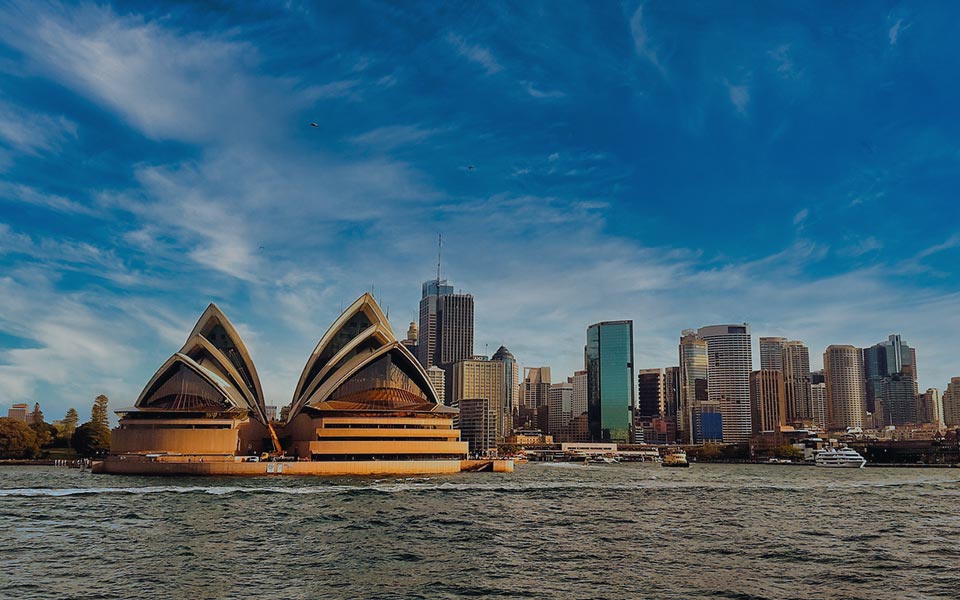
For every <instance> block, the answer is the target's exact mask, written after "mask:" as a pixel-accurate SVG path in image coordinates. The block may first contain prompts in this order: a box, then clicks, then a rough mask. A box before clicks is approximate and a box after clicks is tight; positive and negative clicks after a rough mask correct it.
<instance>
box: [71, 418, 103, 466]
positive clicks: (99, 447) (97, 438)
mask: <svg viewBox="0 0 960 600" xmlns="http://www.w3.org/2000/svg"><path fill="white" fill-rule="evenodd" d="M70 445H71V446H73V449H74V450H76V451H77V454H79V455H80V456H86V457H90V456H102V455H104V454H108V453H109V452H110V430H109V429H107V428H106V427H104V426H101V425H100V424H99V423H94V422H93V421H90V422H88V423H84V424H83V425H81V426H80V427H77V430H76V431H74V432H73V439H71V440H70Z"/></svg>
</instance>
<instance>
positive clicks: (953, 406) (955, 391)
mask: <svg viewBox="0 0 960 600" xmlns="http://www.w3.org/2000/svg"><path fill="white" fill-rule="evenodd" d="M940 401H941V403H942V404H943V424H944V425H946V426H947V427H956V426H958V425H960V377H952V378H951V379H950V383H948V384H947V389H946V390H944V392H943V397H942V398H941V399H940Z"/></svg>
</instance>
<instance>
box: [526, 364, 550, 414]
mask: <svg viewBox="0 0 960 600" xmlns="http://www.w3.org/2000/svg"><path fill="white" fill-rule="evenodd" d="M520 389H521V391H522V392H523V396H522V398H521V401H522V402H523V406H524V408H540V407H541V406H546V404H547V401H548V400H549V399H550V367H526V368H525V369H524V370H523V383H522V384H521V386H520Z"/></svg>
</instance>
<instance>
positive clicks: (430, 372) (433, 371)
mask: <svg viewBox="0 0 960 600" xmlns="http://www.w3.org/2000/svg"><path fill="white" fill-rule="evenodd" d="M427 379H429V380H430V385H432V386H433V389H434V391H435V392H437V398H439V399H440V402H441V403H443V404H449V403H448V401H447V395H446V393H445V392H444V390H446V389H447V374H446V373H444V371H443V369H441V368H440V367H438V366H436V365H433V366H431V367H428V368H427Z"/></svg>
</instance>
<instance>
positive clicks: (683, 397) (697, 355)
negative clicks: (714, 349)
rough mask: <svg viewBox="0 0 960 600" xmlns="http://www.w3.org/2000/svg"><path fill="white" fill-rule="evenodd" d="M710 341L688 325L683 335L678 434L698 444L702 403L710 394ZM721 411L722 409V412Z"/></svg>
mask: <svg viewBox="0 0 960 600" xmlns="http://www.w3.org/2000/svg"><path fill="white" fill-rule="evenodd" d="M708 364H709V360H708V358H707V342H706V340H704V339H701V338H700V337H699V336H698V335H697V332H696V331H695V330H693V329H685V330H684V331H683V333H682V335H681V337H680V370H679V385H678V390H679V398H678V400H679V401H678V409H677V411H678V415H677V437H678V439H680V440H681V441H682V442H683V443H686V444H695V443H700V442H702V441H703V440H701V439H698V437H697V435H696V434H695V432H696V429H697V428H696V427H694V424H695V422H696V420H697V417H696V415H697V413H698V411H699V410H700V405H701V403H703V402H706V401H707V400H708V398H707V367H708ZM718 414H719V413H718Z"/></svg>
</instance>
